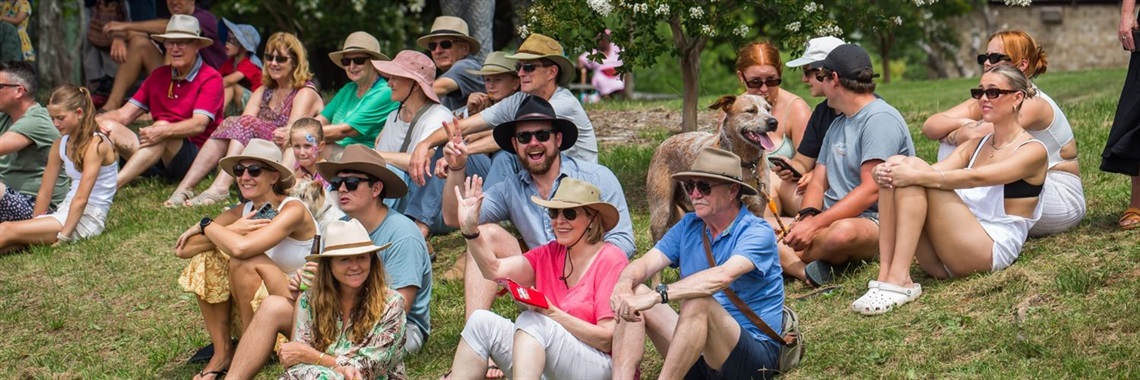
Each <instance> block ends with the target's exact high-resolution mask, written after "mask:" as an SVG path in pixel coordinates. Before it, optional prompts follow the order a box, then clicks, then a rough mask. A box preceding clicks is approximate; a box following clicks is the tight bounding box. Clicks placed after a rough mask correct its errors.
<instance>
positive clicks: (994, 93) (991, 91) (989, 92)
mask: <svg viewBox="0 0 1140 380" xmlns="http://www.w3.org/2000/svg"><path fill="white" fill-rule="evenodd" d="M1015 92H1017V90H1003V89H1000V88H987V89H985V90H983V89H980V88H971V89H970V97H972V98H974V99H981V98H982V95H983V94H984V95H986V99H997V97H999V96H1002V95H1005V94H1012V93H1015Z"/></svg>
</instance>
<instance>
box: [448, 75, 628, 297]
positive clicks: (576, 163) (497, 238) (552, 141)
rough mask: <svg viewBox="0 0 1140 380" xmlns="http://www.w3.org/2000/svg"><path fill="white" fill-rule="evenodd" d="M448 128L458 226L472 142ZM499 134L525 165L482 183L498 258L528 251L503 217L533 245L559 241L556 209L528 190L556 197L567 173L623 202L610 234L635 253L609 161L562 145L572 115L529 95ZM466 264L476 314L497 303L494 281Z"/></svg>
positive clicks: (483, 216)
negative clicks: (459, 193) (553, 217)
mask: <svg viewBox="0 0 1140 380" xmlns="http://www.w3.org/2000/svg"><path fill="white" fill-rule="evenodd" d="M445 127H446V128H447V129H448V133H449V135H450V136H451V141H449V142H448V144H447V146H446V147H445V148H444V158H446V160H447V166H448V170H449V171H450V174H449V175H448V176H447V182H446V183H445V185H444V188H443V220H444V223H447V225H449V226H453V227H458V225H459V221H458V217H457V215H456V205H457V203H456V202H457V201H456V195H455V188H456V186H459V185H460V184H462V183H463V181H464V170H466V166H467V155H468V147H467V145H466V143H464V142H463V136H462V134H461V133H460V132H459V131H458V130H457V129H456V128H455V127H454V126H447V125H445ZM494 137H495V142H496V143H497V144H498V145H499V147H500V148H502V149H503V150H504V151H505V152H507V153H511V154H514V155H515V157H517V160H518V161H517V162H518V165H519V166H520V167H521V168H522V169H521V170H519V171H518V172H516V173H512V174H508V175H505V176H502V177H501V178H500V180H498V181H496V182H488V183H486V185H485V186H484V190H483V206H482V209H481V210H480V217H479V223H480V225H479V234H478V235H481V236H484V237H486V238H490V239H491V240H490V242H491V245H492V246H494V247H496V252H495V253H496V254H498V255H499V257H508V256H517V255H521V254H522V252H523V251H524V249H522V248H521V247H519V244H518V242H517V239H516V238H515V237H514V236H513V235H511V233H510V232H507V230H505V229H503V228H502V227H500V226H499V225H498V224H497V223H498V222H501V221H507V220H509V221H510V222H511V224H513V225H514V226H515V228H517V229H518V231H519V234H520V235H522V239H523V241H524V243H525V244H526V245H527V246H528V247H532V248H533V247H538V246H541V245H543V244H546V243H548V242H550V241H551V240H554V230H553V229H552V228H551V225H552V224H551V221H550V215H549V214H548V213H547V212H546V209H544V208H542V207H541V206H538V205H537V204H535V203H533V202H531V201H530V197H531V196H532V195H535V196H538V197H540V198H542V199H550V198H551V196H553V195H554V190H555V189H556V188H557V187H558V184H559V181H561V180H562V179H563V178H566V177H571V178H576V179H580V180H583V181H586V182H589V183H592V184H595V185H597V186H598V188H599V189H600V190H601V192H602V200H603V201H605V202H609V203H610V204H613V205H614V206H615V207H617V209H618V213H619V214H620V216H621V217H620V218H619V220H618V224H617V226H616V227H614V228H613V229H612V230H610V231H609V232H607V233H606V236H605V240H606V241H607V242H610V243H612V244H614V245H615V246H617V247H618V248H621V250H622V251H624V252H625V253H626V255H633V253H634V251H635V249H636V247H634V243H633V223H632V220H631V219H630V217H629V208H628V207H627V205H626V202H625V193H624V192H623V191H622V187H621V183H619V182H618V179H617V177H616V176H614V174H613V172H611V171H610V170H609V169H608V168H606V167H605V166H601V165H598V164H595V163H590V162H585V161H583V160H580V159H577V158H573V157H570V156H568V155H566V154H565V153H562V152H561V151H565V150H567V149H569V148H570V147H572V146H574V142H575V140H577V138H578V128H577V127H576V126H575V125H574V123H573V122H570V121H569V120H565V119H560V118H557V117H555V115H554V108H553V107H551V105H550V103H547V102H546V100H543V99H542V98H540V97H537V96H531V97H527V98H526V99H525V100H523V102H522V104H521V105H520V106H519V109H518V112H517V113H516V116H515V120H513V121H509V122H506V123H503V124H500V125H499V126H498V127H496V128H495V131H494ZM468 238H474V237H468ZM466 270H467V273H466V274H465V276H464V282H465V283H464V287H465V293H466V307H467V315H470V314H471V313H472V312H474V311H475V310H476V309H487V308H489V307H490V306H491V301H492V300H493V299H494V294H495V290H496V285H495V283H494V282H491V281H487V280H485V279H483V276H482V275H481V274H480V273H479V269H478V268H476V266H475V265H468V266H467V268H466Z"/></svg>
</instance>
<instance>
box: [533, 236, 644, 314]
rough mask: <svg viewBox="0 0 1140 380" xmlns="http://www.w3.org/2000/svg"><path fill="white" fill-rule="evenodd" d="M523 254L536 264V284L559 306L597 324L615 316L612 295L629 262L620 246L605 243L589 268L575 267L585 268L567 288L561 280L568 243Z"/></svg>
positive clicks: (549, 245) (568, 312) (569, 312)
mask: <svg viewBox="0 0 1140 380" xmlns="http://www.w3.org/2000/svg"><path fill="white" fill-rule="evenodd" d="M523 256H524V257H526V259H527V261H530V266H531V268H534V287H535V288H536V289H538V291H540V292H542V294H545V295H546V298H549V299H550V302H551V303H553V304H554V305H555V306H557V307H558V308H559V309H562V310H563V311H565V312H566V313H567V314H570V315H573V316H574V317H576V318H578V319H581V320H583V321H586V322H590V323H592V324H595V325H596V324H598V321H600V320H603V319H606V318H613V316H614V311H613V310H612V309H610V295H611V294H613V292H614V285H615V284H617V280H618V275H619V274H621V271H622V270H623V269H625V266H626V265H627V264H629V259H628V258H626V257H625V252H622V250H621V249H620V248H618V247H617V246H614V245H613V244H610V243H605V244H604V245H602V249H601V250H600V251H598V255H597V257H594V262H593V263H591V264H590V267H589V268H574V270H576V271H580V270H585V271H586V272H585V273H584V274H582V278H581V279H580V280H578V283H577V284H574V288H572V289H567V288H566V284H564V283H563V282H562V280H561V277H562V274H563V273H564V272H563V269H564V268H565V266H566V247H565V246H562V245H561V244H558V242H557V241H551V242H550V243H547V244H546V245H543V246H541V247H538V248H535V249H532V250H530V251H529V252H527V253H526V254H524V255H523Z"/></svg>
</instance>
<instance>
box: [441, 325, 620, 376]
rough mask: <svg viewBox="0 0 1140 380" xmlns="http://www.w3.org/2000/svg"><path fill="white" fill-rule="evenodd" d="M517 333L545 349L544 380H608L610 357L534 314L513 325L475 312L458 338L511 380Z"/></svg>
mask: <svg viewBox="0 0 1140 380" xmlns="http://www.w3.org/2000/svg"><path fill="white" fill-rule="evenodd" d="M516 330H521V331H522V332H524V333H526V334H528V335H530V336H532V337H534V339H535V340H538V342H539V344H542V346H543V347H545V349H546V368H544V369H543V371H542V374H543V376H544V377H546V378H547V379H608V378H610V371H611V369H612V367H611V366H612V362H611V360H610V355H609V354H607V353H605V352H602V351H598V350H597V349H595V348H593V347H590V345H588V344H586V343H583V342H582V341H580V340H578V338H575V337H574V335H572V334H570V332H569V331H566V328H565V327H562V325H561V324H559V323H558V322H555V321H554V320H553V319H550V317H547V316H545V315H542V314H539V313H536V312H533V311H524V312H522V313H521V314H519V318H518V321H516V322H514V323H512V322H511V321H510V320H509V319H506V318H503V317H500V316H499V315H497V314H495V313H492V312H490V311H487V310H476V311H475V312H474V313H471V318H469V319H468V320H467V326H464V327H463V333H462V334H461V335H462V336H463V340H464V341H466V342H467V345H468V346H471V348H472V349H473V350H475V353H476V354H478V355H479V357H482V358H486V357H488V356H490V357H491V360H493V361H494V362H495V365H497V366H499V368H501V369H502V370H503V373H505V374H506V375H507V376H508V377H510V376H511V368H512V366H513V364H514V360H513V359H512V355H511V350H512V347H513V346H514V342H515V331H516Z"/></svg>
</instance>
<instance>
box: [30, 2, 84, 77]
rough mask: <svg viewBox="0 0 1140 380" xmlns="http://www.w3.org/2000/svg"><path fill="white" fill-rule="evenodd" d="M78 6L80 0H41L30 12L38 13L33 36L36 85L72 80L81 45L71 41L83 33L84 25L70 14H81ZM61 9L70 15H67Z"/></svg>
mask: <svg viewBox="0 0 1140 380" xmlns="http://www.w3.org/2000/svg"><path fill="white" fill-rule="evenodd" d="M65 8H67V12H65V10H64V9H65ZM82 9H83V2H82V0H70V1H69V0H42V1H40V3H39V8H38V9H37V10H36V12H33V13H38V15H36V17H37V18H36V23H37V24H38V25H37V27H36V30H35V32H36V34H37V35H36V36H35V37H36V38H37V41H36V42H37V43H36V47H38V49H36V65H37V66H38V68H37V69H38V70H39V72H38V77H39V82H40V85H39V88H40V89H42V90H50V89H51V88H52V87H55V86H57V85H59V84H63V83H74V82H76V81H75V79H76V75H77V74H78V71H77V68H78V65H79V63H80V58H79V54H80V51H81V50H82V49H81V48H80V46H82V45H81V44H77V43H75V38H77V37H76V36H84V35H85V34H83V32H86V26H87V25H84V24H83V18H82V17H81V16H78V17H75V16H74V15H82V11H81V10H82ZM65 13H69V14H71V15H73V17H72V18H71V19H69V18H67V17H65ZM69 30H70V31H69ZM48 47H51V48H48Z"/></svg>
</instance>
